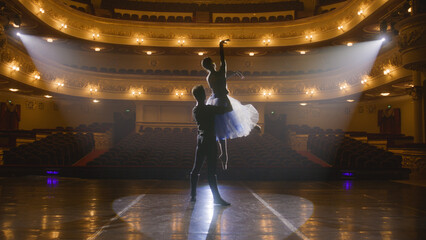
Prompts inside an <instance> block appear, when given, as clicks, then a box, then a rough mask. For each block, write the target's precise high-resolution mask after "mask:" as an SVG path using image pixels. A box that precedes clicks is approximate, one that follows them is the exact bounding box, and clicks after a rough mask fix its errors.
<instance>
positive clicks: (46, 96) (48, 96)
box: [44, 95, 52, 98]
mask: <svg viewBox="0 0 426 240" xmlns="http://www.w3.org/2000/svg"><path fill="white" fill-rule="evenodd" d="M44 97H45V98H52V96H51V95H44Z"/></svg>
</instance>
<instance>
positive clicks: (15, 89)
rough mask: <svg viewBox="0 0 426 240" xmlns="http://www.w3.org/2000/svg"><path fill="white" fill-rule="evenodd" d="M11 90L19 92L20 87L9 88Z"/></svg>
mask: <svg viewBox="0 0 426 240" xmlns="http://www.w3.org/2000/svg"><path fill="white" fill-rule="evenodd" d="M9 91H11V92H17V91H19V89H17V88H9Z"/></svg>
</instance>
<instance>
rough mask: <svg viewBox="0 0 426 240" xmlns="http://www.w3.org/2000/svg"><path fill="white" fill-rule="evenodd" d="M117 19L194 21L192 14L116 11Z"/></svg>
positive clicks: (115, 16)
mask: <svg viewBox="0 0 426 240" xmlns="http://www.w3.org/2000/svg"><path fill="white" fill-rule="evenodd" d="M113 17H114V18H116V19H123V20H133V21H144V22H188V23H190V22H192V17H191V16H167V17H166V16H163V15H159V16H157V15H150V16H148V15H142V16H139V15H137V14H131V15H130V14H129V13H124V14H121V13H119V12H115V13H114V15H113Z"/></svg>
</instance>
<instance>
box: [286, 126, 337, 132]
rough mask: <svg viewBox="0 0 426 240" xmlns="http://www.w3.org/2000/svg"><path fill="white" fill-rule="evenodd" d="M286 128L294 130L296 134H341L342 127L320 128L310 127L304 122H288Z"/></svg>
mask: <svg viewBox="0 0 426 240" xmlns="http://www.w3.org/2000/svg"><path fill="white" fill-rule="evenodd" d="M287 129H288V131H290V132H295V133H296V134H343V130H342V129H331V128H329V129H326V130H324V129H322V128H320V127H310V126H308V125H306V124H304V125H297V124H289V125H287Z"/></svg>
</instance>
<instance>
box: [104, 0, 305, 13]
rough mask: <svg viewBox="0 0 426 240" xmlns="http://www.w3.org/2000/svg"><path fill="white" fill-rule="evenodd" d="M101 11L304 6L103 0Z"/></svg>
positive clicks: (290, 5)
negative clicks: (116, 9) (118, 9)
mask: <svg viewBox="0 0 426 240" xmlns="http://www.w3.org/2000/svg"><path fill="white" fill-rule="evenodd" d="M101 8H103V9H111V10H112V9H114V8H120V9H129V10H140V11H152V12H197V11H200V12H212V13H213V12H215V13H237V12H239V13H258V12H276V11H289V10H296V11H302V10H303V9H304V4H303V2H301V1H298V0H293V1H281V2H269V3H244V4H197V3H177V2H169V3H167V4H164V2H147V1H131V0H121V1H115V0H103V1H102V3H101Z"/></svg>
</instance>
